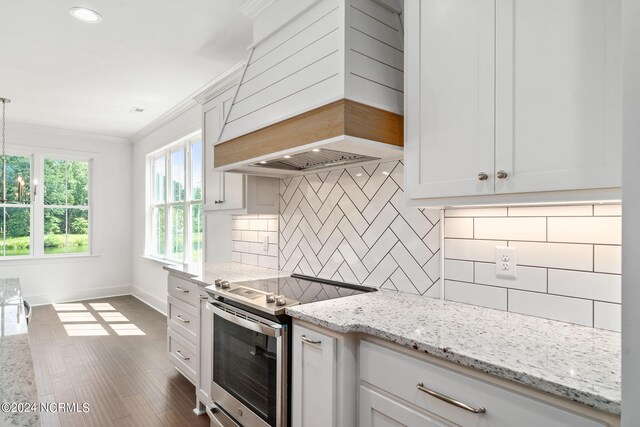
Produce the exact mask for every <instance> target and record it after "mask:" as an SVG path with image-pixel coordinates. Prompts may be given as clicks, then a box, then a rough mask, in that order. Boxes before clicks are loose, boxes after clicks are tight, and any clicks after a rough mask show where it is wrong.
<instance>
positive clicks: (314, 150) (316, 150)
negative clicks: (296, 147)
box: [311, 148, 320, 153]
mask: <svg viewBox="0 0 640 427" xmlns="http://www.w3.org/2000/svg"><path fill="white" fill-rule="evenodd" d="M311 151H313V152H314V153H317V152H318V151H320V149H319V148H314V149H313V150H311Z"/></svg>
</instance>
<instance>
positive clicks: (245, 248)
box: [233, 242, 251, 252]
mask: <svg viewBox="0 0 640 427" xmlns="http://www.w3.org/2000/svg"><path fill="white" fill-rule="evenodd" d="M233 250H234V251H237V252H250V251H251V243H249V242H233Z"/></svg>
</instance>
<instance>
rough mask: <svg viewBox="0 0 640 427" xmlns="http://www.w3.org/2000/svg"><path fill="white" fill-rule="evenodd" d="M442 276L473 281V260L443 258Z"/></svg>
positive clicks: (462, 280) (449, 278) (461, 280)
mask: <svg viewBox="0 0 640 427" xmlns="http://www.w3.org/2000/svg"><path fill="white" fill-rule="evenodd" d="M444 278H445V279H448V280H456V281H459V282H473V261H458V260H454V259H445V260H444Z"/></svg>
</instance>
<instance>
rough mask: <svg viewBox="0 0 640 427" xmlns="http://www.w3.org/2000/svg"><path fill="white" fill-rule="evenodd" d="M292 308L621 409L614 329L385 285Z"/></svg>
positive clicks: (341, 328) (330, 324)
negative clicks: (535, 315) (376, 288)
mask: <svg viewBox="0 0 640 427" xmlns="http://www.w3.org/2000/svg"><path fill="white" fill-rule="evenodd" d="M287 314H289V315H290V316H292V317H294V318H297V319H301V320H305V321H307V322H310V323H313V324H316V325H319V326H322V327H325V328H328V329H331V330H333V331H336V332H339V333H350V332H360V333H364V334H369V335H373V336H375V337H379V338H382V339H385V340H388V341H392V342H395V343H398V344H400V345H403V346H405V347H408V348H413V349H414V350H415V351H418V352H422V353H427V354H431V355H433V356H437V357H441V358H443V359H447V360H449V361H452V362H455V363H459V364H461V365H465V366H469V367H472V368H476V369H478V370H480V371H483V372H486V373H488V374H492V375H496V376H498V377H502V378H505V379H508V380H512V381H515V382H517V383H520V384H524V385H527V386H530V387H532V388H535V389H538V390H542V391H545V392H549V393H552V394H555V395H558V396H562V397H565V398H568V399H570V400H573V401H576V402H580V403H583V404H585V405H588V406H592V407H594V408H597V409H601V410H603V411H607V412H611V413H614V414H620V403H621V390H620V384H621V381H620V375H621V362H620V358H621V341H620V334H619V333H616V332H609V331H604V330H599V329H594V328H588V327H585V326H578V325H573V324H569V323H564V322H557V321H552V320H546V319H540V318H535V317H530V316H524V315H520V314H517V313H509V312H505V311H499V310H493V309H489V308H483V307H478V306H473V305H467V304H460V303H455V302H450V301H443V300H438V299H434V298H429V297H422V296H419V295H412V294H407V293H401V292H395V291H385V290H381V291H379V292H372V293H367V294H362V295H356V296H351V297H346V298H340V299H334V300H328V301H321V302H316V303H311V304H305V305H300V306H295V307H290V308H287Z"/></svg>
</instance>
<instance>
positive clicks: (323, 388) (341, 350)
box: [291, 320, 357, 427]
mask: <svg viewBox="0 0 640 427" xmlns="http://www.w3.org/2000/svg"><path fill="white" fill-rule="evenodd" d="M355 346H356V344H355V338H354V337H352V336H345V335H340V334H336V333H334V332H331V331H327V330H323V329H322V328H318V327H315V326H312V325H308V324H304V323H301V322H298V321H297V320H294V325H293V338H292V347H293V348H292V358H293V361H292V370H291V372H292V376H293V378H292V381H291V383H292V390H291V419H292V421H291V425H292V427H333V426H335V427H351V426H354V425H355V424H356V404H357V400H356V395H357V390H356V378H355V375H354V373H355V372H356V356H355V355H356V347H355Z"/></svg>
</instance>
